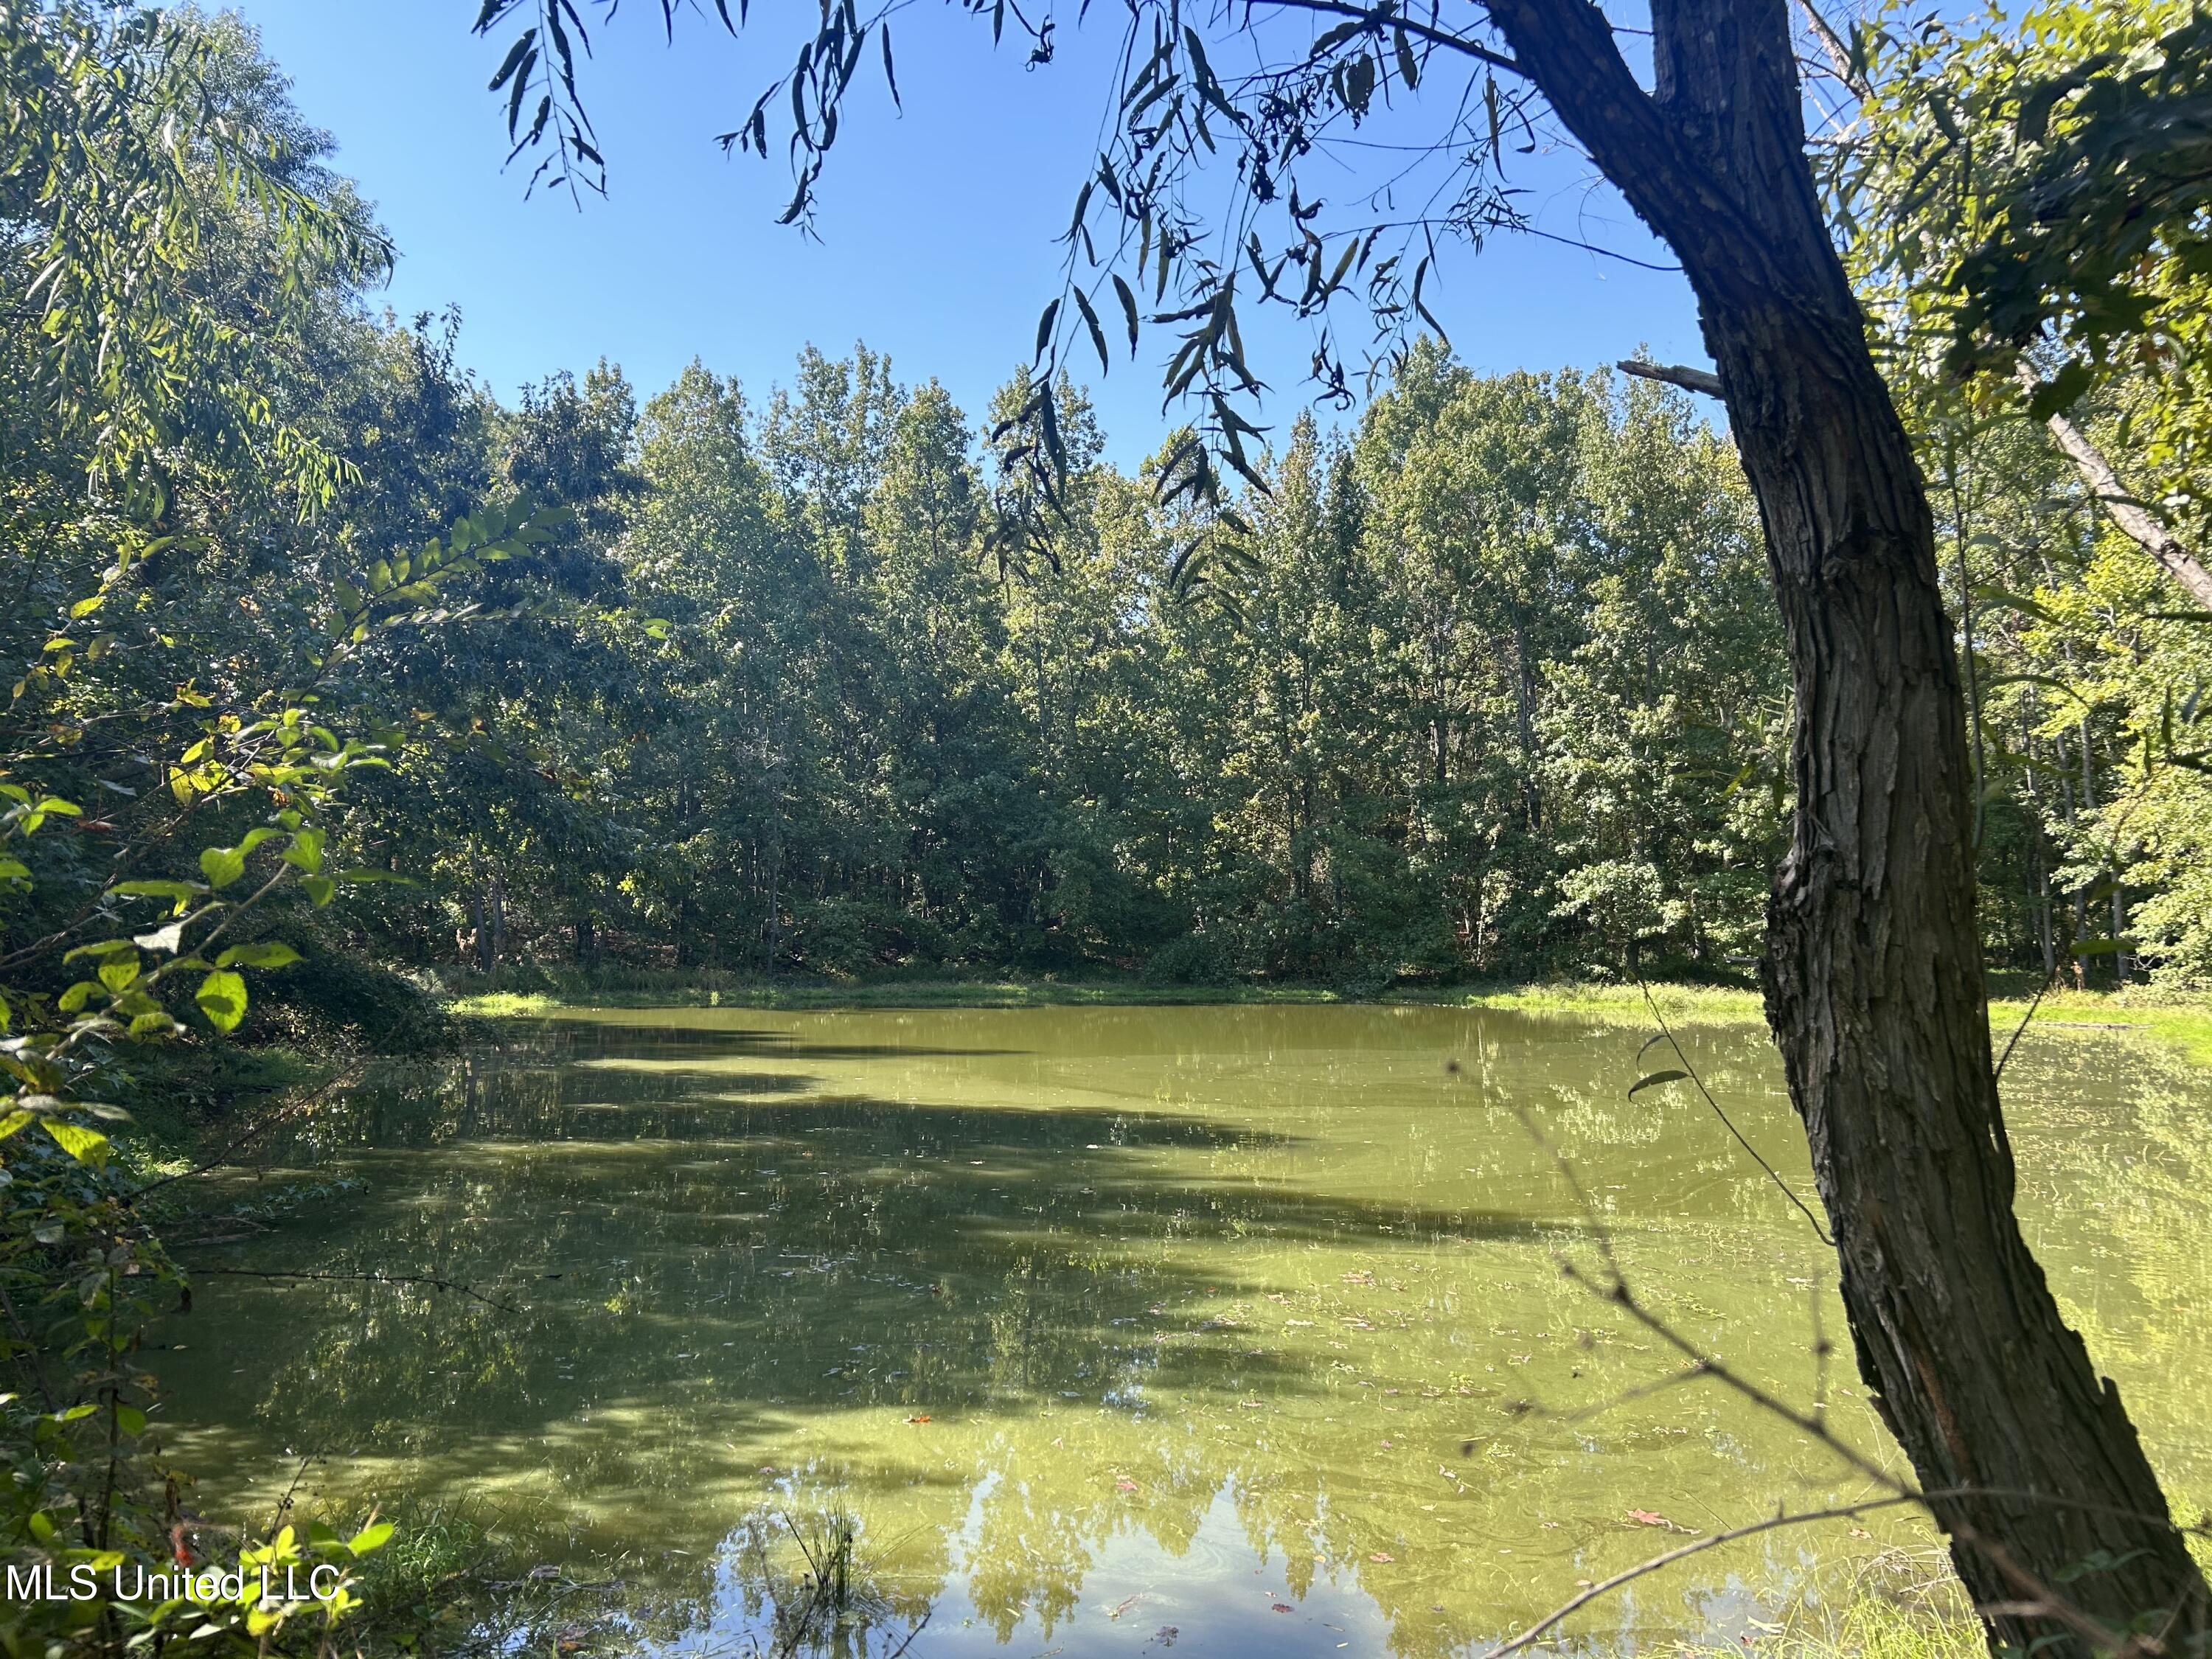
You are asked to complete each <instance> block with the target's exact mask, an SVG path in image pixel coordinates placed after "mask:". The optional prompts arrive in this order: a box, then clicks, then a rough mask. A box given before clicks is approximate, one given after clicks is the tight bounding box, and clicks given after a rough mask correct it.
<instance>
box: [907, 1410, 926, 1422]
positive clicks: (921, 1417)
mask: <svg viewBox="0 0 2212 1659" xmlns="http://www.w3.org/2000/svg"><path fill="white" fill-rule="evenodd" d="M907 1421H908V1422H909V1423H927V1422H928V1421H929V1413H927V1412H916V1413H915V1414H914V1415H913V1416H912V1417H909V1418H908V1419H907Z"/></svg>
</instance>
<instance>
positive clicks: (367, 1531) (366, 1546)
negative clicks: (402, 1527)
mask: <svg viewBox="0 0 2212 1659" xmlns="http://www.w3.org/2000/svg"><path fill="white" fill-rule="evenodd" d="M391 1538H392V1522H389V1521H379V1522H376V1524H375V1525H374V1526H369V1527H363V1528H362V1529H361V1530H360V1531H359V1532H357V1533H356V1534H354V1535H353V1536H352V1537H351V1538H349V1539H348V1540H347V1541H346V1547H347V1548H348V1549H349V1550H351V1551H352V1552H353V1553H355V1554H356V1555H367V1554H368V1553H369V1552H370V1551H371V1550H380V1549H382V1548H383V1547H385V1545H386V1543H388V1542H389V1541H391Z"/></svg>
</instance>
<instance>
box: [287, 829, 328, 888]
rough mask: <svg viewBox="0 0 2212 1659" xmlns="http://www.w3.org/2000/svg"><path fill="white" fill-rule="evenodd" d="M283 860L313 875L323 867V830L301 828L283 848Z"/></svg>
mask: <svg viewBox="0 0 2212 1659" xmlns="http://www.w3.org/2000/svg"><path fill="white" fill-rule="evenodd" d="M284 862H285V863H287V864H289V865H291V866H294V867H295V868H297V869H301V870H304V871H306V872H307V873H308V874H309V875H311V876H312V875H313V874H314V873H316V872H318V871H319V870H320V869H321V868H322V867H323V831H321V830H320V829H301V831H299V833H298V834H296V835H295V836H293V837H292V844H291V845H290V846H289V847H288V848H285V849H284Z"/></svg>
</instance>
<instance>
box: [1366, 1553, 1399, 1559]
mask: <svg viewBox="0 0 2212 1659" xmlns="http://www.w3.org/2000/svg"><path fill="white" fill-rule="evenodd" d="M1367 1559H1369V1560H1370V1561H1395V1560H1396V1559H1398V1558H1397V1557H1396V1556H1395V1555H1393V1554H1391V1553H1389V1551H1387V1550H1376V1552H1375V1553H1373V1554H1371V1555H1370V1556H1369V1557H1368V1558H1367Z"/></svg>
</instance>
